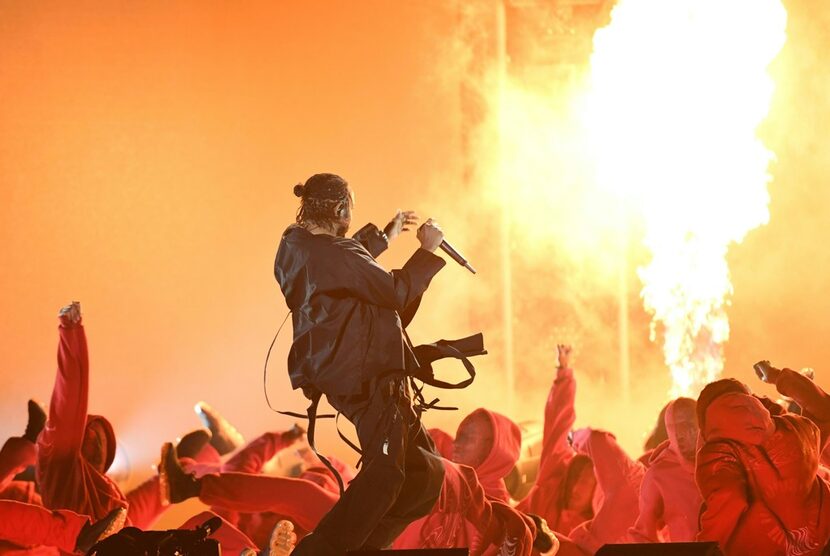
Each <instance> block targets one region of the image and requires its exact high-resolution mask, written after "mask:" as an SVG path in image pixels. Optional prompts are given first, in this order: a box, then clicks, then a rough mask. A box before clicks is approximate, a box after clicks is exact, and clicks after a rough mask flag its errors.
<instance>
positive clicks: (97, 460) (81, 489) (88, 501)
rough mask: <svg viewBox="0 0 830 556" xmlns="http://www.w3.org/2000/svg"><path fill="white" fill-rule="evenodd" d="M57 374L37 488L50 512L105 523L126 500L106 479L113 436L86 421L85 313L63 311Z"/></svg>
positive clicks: (108, 428) (71, 308)
mask: <svg viewBox="0 0 830 556" xmlns="http://www.w3.org/2000/svg"><path fill="white" fill-rule="evenodd" d="M59 318H60V327H59V328H58V330H59V333H60V343H59V345H58V372H57V375H56V377H55V387H54V390H53V391H52V401H51V403H50V404H49V418H48V420H47V422H46V426H45V428H44V429H43V432H42V433H41V434H40V436H39V437H38V454H37V471H36V474H37V482H38V484H39V485H40V492H41V496H42V498H43V504H44V505H45V506H46V507H47V508H53V509H68V510H72V511H74V512H77V513H79V514H83V515H89V516H92V517H93V518H94V519H101V518H103V517H104V516H106V515H107V514H108V513H109V512H111V511H112V510H114V509H116V508H126V507H127V499H126V498H125V496H124V494H123V493H122V492H121V490H120V489H119V488H118V486H117V485H116V484H115V483H114V482H113V481H112V479H110V478H109V477H107V476H106V471H107V469H109V467H110V465H111V464H112V461H113V459H114V457H115V434H114V433H113V430H112V425H110V423H109V421H107V420H106V419H105V418H104V417H100V416H97V415H87V400H88V397H89V358H88V354H87V346H86V336H85V335H84V327H83V324H82V322H81V307H80V304H79V303H78V302H73V303H72V304H70V305H67V306H66V307H64V308H63V309H61V311H60V314H59Z"/></svg>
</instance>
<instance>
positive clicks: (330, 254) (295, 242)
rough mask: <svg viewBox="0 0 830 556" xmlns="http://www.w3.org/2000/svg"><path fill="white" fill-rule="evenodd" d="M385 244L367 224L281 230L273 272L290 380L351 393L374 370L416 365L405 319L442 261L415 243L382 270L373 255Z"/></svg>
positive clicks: (294, 383) (357, 390)
mask: <svg viewBox="0 0 830 556" xmlns="http://www.w3.org/2000/svg"><path fill="white" fill-rule="evenodd" d="M385 249H386V241H385V240H384V239H382V238H381V236H380V232H379V231H378V229H377V228H376V227H375V226H373V225H371V224H370V225H368V226H365V227H364V228H362V229H361V230H360V231H358V233H357V234H355V238H354V239H350V238H340V237H333V236H330V235H314V234H312V233H310V232H309V231H308V230H306V229H305V228H302V227H301V226H297V225H292V226H289V227H288V228H287V229H286V230H285V232H284V233H283V235H282V239H281V241H280V246H279V250H278V251H277V257H276V261H275V262H274V275H275V276H276V278H277V282H279V285H280V288H281V289H282V293H283V294H284V295H285V300H286V303H287V304H288V307H289V308H290V309H291V311H292V312H293V313H292V316H293V324H294V343H293V344H292V346H291V351H290V352H289V354H288V373H289V376H290V377H291V385H292V387H293V388H295V389H296V388H304V387H307V386H313V387H315V388H316V389H318V390H320V391H322V392H323V393H325V394H329V395H353V394H358V393H360V392H361V391H362V390H363V388H364V385H365V384H367V383H368V382H369V381H370V380H371V379H372V378H374V377H376V376H378V375H379V374H381V373H385V372H388V371H412V370H415V369H417V367H418V360H417V359H416V358H415V355H414V354H413V352H412V346H411V345H410V343H409V340H408V339H407V337H406V335H405V334H404V326H405V325H406V324H408V321H409V320H410V319H411V317H412V316H413V315H414V311H415V310H416V309H417V306H418V303H419V301H420V297H421V295H422V294H423V293H424V291H426V289H427V286H428V285H429V283H430V281H431V280H432V277H433V276H435V274H437V273H438V271H439V270H441V268H443V266H444V265H445V264H446V263H445V261H444V259H442V258H441V257H439V256H437V255H435V254H433V253H430V252H429V251H426V250H424V249H418V250H417V251H416V252H415V253H414V254H413V255H412V257H411V258H410V259H409V260H408V261H407V262H406V264H405V265H404V267H403V268H402V269H400V270H393V271H392V272H387V271H386V270H384V269H383V268H382V267H381V266H380V265H378V264H377V262H376V261H375V257H376V256H378V255H379V254H380V253H381V252H383V251H384V250H385ZM401 315H404V319H405V322H402V320H401Z"/></svg>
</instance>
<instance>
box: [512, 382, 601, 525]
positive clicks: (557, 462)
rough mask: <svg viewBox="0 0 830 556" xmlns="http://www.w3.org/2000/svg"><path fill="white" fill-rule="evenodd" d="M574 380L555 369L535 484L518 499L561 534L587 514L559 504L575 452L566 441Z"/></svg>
mask: <svg viewBox="0 0 830 556" xmlns="http://www.w3.org/2000/svg"><path fill="white" fill-rule="evenodd" d="M575 396H576V381H575V380H574V376H573V371H572V370H571V369H557V371H556V379H555V380H554V381H553V385H552V386H551V389H550V393H549V394H548V399H547V403H545V427H544V432H543V437H542V456H541V459H540V461H539V473H538V475H537V476H536V484H534V485H533V487H532V488H531V489H530V492H529V493H528V495H527V496H526V497H525V498H524V499H523V500H522V501H521V502H520V503H519V505H518V508H519V509H520V510H522V511H523V512H526V513H534V514H538V515H540V516H542V517H543V518H544V519H545V520H546V521H547V522H548V526H549V527H550V528H551V529H553V530H554V531H558V532H561V533H563V534H565V535H567V534H568V533H570V532H571V529H573V528H574V527H576V526H577V525H579V524H580V523H582V522H583V521H584V520H585V519H589V518H590V516H572V515H570V512H566V511H564V510H563V508H562V498H563V496H562V494H563V493H562V488H563V486H564V483H565V478H566V477H567V476H568V468H569V467H570V464H571V462H572V461H573V458H574V455H576V452H575V451H574V449H573V448H572V447H571V446H570V444H569V443H568V433H569V432H571V429H572V428H573V425H574V422H575V421H576V412H575V410H574V400H575Z"/></svg>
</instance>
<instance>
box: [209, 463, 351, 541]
mask: <svg viewBox="0 0 830 556" xmlns="http://www.w3.org/2000/svg"><path fill="white" fill-rule="evenodd" d="M338 498H339V497H338V496H337V495H336V494H334V493H332V492H330V491H328V490H326V489H324V488H323V487H321V486H318V485H316V484H315V483H312V482H311V481H307V480H305V479H292V478H288V477H269V476H264V475H250V474H248V473H220V474H218V475H205V476H204V477H202V491H201V494H200V496H199V499H200V500H201V501H202V502H204V503H205V504H207V505H208V506H216V507H219V508H224V509H226V510H234V511H237V512H241V513H259V512H274V513H277V514H280V515H285V516H288V517H289V518H290V519H291V521H293V522H294V523H296V524H297V525H299V526H300V527H302V528H303V529H305V530H306V531H313V530H314V529H315V528H316V527H317V524H318V523H319V522H320V520H321V519H322V518H323V516H324V515H326V513H327V512H328V511H329V510H330V509H331V508H332V506H334V503H335V502H337V499H338Z"/></svg>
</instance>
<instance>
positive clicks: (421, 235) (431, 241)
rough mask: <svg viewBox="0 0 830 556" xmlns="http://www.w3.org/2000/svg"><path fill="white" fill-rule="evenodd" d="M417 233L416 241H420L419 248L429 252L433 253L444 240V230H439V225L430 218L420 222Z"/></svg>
mask: <svg viewBox="0 0 830 556" xmlns="http://www.w3.org/2000/svg"><path fill="white" fill-rule="evenodd" d="M417 235H418V241H420V242H421V248H422V249H426V250H427V251H430V252H431V253H435V250H436V249H438V247H439V246H440V245H441V242H442V241H444V232H443V231H442V230H441V226H439V225H438V222H435V221H434V220H433V219H432V218H430V219H428V220H427V221H426V222H424V223H423V224H421V227H420V228H418V234H417Z"/></svg>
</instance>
